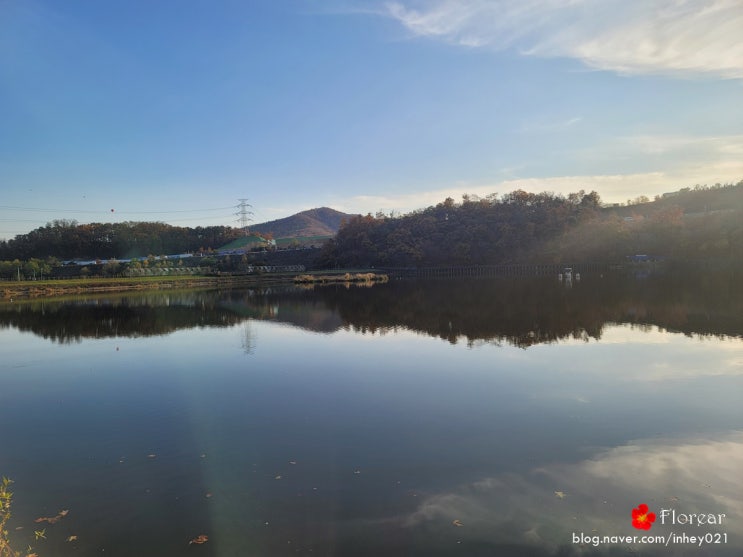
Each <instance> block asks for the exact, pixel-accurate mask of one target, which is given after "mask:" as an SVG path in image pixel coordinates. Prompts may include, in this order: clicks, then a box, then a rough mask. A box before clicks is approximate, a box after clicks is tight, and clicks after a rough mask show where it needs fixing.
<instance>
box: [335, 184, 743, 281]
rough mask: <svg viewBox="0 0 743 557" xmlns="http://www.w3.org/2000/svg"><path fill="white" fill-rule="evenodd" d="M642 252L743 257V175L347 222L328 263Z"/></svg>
mask: <svg viewBox="0 0 743 557" xmlns="http://www.w3.org/2000/svg"><path fill="white" fill-rule="evenodd" d="M635 254H650V255H653V256H655V257H657V258H661V259H672V260H707V261H709V260H720V261H723V260H724V261H727V262H731V261H732V262H734V261H743V181H742V182H739V183H738V184H735V185H733V184H729V185H725V186H720V187H714V188H706V187H698V188H695V189H690V188H685V189H684V190H680V191H679V192H674V193H673V194H670V195H667V196H664V197H659V198H658V199H657V200H655V201H652V202H650V201H647V202H646V201H645V200H643V201H642V203H638V204H637V205H631V206H622V207H617V206H604V205H603V204H602V203H601V199H600V197H599V195H598V194H597V193H596V192H595V191H592V192H590V193H585V191H583V190H581V191H579V192H576V193H571V194H569V195H567V196H563V195H558V194H554V193H548V192H545V193H539V194H534V193H528V192H525V191H522V190H517V191H514V192H511V193H508V194H505V195H503V196H500V197H499V196H498V195H496V194H492V195H489V196H487V197H485V198H480V197H477V196H470V195H465V196H463V199H462V201H461V202H459V203H457V202H455V201H454V200H453V199H451V198H447V199H446V200H445V201H443V202H442V203H439V204H438V205H436V206H434V207H428V208H427V209H422V210H419V211H415V212H413V213H410V214H408V215H403V216H399V217H392V216H387V215H384V214H381V213H380V214H377V215H376V216H372V215H371V214H369V215H366V216H360V217H355V218H353V219H351V220H349V221H348V222H346V223H345V224H344V225H343V226H342V227H341V229H340V230H339V231H338V234H337V235H336V237H335V238H334V239H333V240H331V241H329V242H328V243H327V244H326V246H325V248H324V249H323V252H322V256H321V263H322V264H323V265H324V266H326V267H371V266H374V267H385V266H389V267H400V266H403V267H405V266H457V265H501V264H514V263H515V264H519V263H523V264H529V263H578V262H610V263H611V262H621V261H624V260H625V259H626V258H627V257H628V256H632V255H635Z"/></svg>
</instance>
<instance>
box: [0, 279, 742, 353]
mask: <svg viewBox="0 0 743 557" xmlns="http://www.w3.org/2000/svg"><path fill="white" fill-rule="evenodd" d="M249 319H258V320H269V321H277V322H281V323H285V324H289V325H292V326H295V327H300V328H303V329H307V330H311V331H315V332H322V333H332V332H335V331H338V330H340V329H344V328H345V329H350V330H354V331H358V332H362V333H367V332H369V333H376V332H385V331H387V330H395V329H396V328H404V329H408V330H412V331H417V332H421V333H424V334H427V335H432V336H436V337H439V338H442V339H445V340H447V341H449V342H451V343H457V342H460V341H463V342H466V343H468V344H469V345H476V344H482V343H494V344H512V345H515V346H520V347H528V346H532V345H535V344H540V343H550V342H555V341H558V340H563V339H581V340H587V339H590V338H594V339H599V338H601V335H602V333H603V330H604V328H605V326H606V325H607V324H612V323H630V324H633V325H635V326H637V327H640V328H643V327H645V328H649V327H651V326H657V327H660V328H662V329H666V330H671V331H678V332H683V333H685V334H690V335H691V334H696V335H716V336H732V337H740V336H741V335H743V289H741V288H740V287H739V285H738V281H737V278H736V277H733V276H728V275H698V276H650V277H646V278H645V279H643V280H639V279H636V278H628V277H625V276H621V275H606V276H590V275H589V276H587V277H583V279H582V280H581V281H580V282H575V283H574V284H573V285H572V287H571V288H570V289H567V288H565V285H564V283H559V282H558V281H556V280H550V279H519V280H473V281H461V280H460V281H453V282H448V281H428V282H415V281H399V282H394V283H389V284H383V285H375V286H374V287H373V288H363V289H362V288H355V287H352V288H347V287H343V286H327V287H320V288H315V289H307V288H294V287H285V288H273V289H263V290H261V289H258V290H229V291H203V292H168V293H152V294H126V295H118V296H107V297H95V298H78V299H68V300H63V301H48V300H46V301H31V302H21V303H13V304H10V303H4V304H2V305H0V327H15V328H17V329H19V330H21V331H31V332H33V333H35V334H37V335H39V336H42V337H44V338H48V339H51V340H54V341H57V342H62V343H65V342H79V341H80V340H81V339H83V338H106V337H126V336H135V337H138V336H151V335H162V334H169V333H172V332H174V331H176V330H179V329H184V328H193V327H228V326H233V325H236V324H238V323H243V322H246V321H247V320H249ZM249 337H250V334H249V333H247V334H246V337H245V338H246V346H248V347H249V346H250V345H251V342H252V341H250V340H249ZM251 350H252V348H250V349H247V352H250V351H251Z"/></svg>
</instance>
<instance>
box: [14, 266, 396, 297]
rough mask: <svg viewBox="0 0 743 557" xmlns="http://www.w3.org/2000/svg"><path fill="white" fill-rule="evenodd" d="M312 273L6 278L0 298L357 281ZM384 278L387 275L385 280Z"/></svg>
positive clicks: (332, 274)
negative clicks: (16, 279) (13, 279)
mask: <svg viewBox="0 0 743 557" xmlns="http://www.w3.org/2000/svg"><path fill="white" fill-rule="evenodd" d="M312 276H313V275H312V274H309V273H306V272H304V273H280V274H279V273H277V274H275V275H265V274H264V275H220V276H216V275H215V276H175V277H146V278H142V277H137V278H86V279H70V280H64V279H62V280H45V281H20V282H16V281H2V282H0V300H2V301H11V302H12V301H13V300H16V299H18V300H28V299H38V298H52V297H56V296H65V295H69V294H97V293H107V292H131V291H142V292H144V291H148V290H153V291H154V290H173V289H187V288H214V287H225V286H227V287H229V286H272V285H279V284H282V285H292V284H305V285H307V284H308V283H309V284H327V283H339V282H355V281H358V280H359V279H358V278H356V277H354V278H352V279H351V280H350V281H348V279H346V277H347V276H348V273H347V272H346V271H342V272H338V273H334V272H332V271H331V272H327V271H326V272H324V273H322V276H320V275H318V277H317V279H315V280H306V279H305V280H301V281H298V280H297V279H298V278H299V277H312ZM381 277H385V278H384V279H382V278H381ZM365 280H371V281H381V280H386V275H376V277H375V278H371V279H369V278H366V277H365Z"/></svg>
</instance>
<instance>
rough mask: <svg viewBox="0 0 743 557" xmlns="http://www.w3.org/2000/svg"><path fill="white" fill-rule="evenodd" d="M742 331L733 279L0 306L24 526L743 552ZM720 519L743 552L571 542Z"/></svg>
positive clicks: (115, 552)
mask: <svg viewBox="0 0 743 557" xmlns="http://www.w3.org/2000/svg"><path fill="white" fill-rule="evenodd" d="M741 335H743V292H741V287H740V286H739V282H738V281H737V280H736V279H735V277H698V278H696V279H693V278H687V277H679V276H670V277H654V276H650V277H646V278H644V279H636V278H626V277H609V276H607V277H603V278H602V277H590V276H589V277H584V279H583V280H582V281H581V282H579V283H574V284H573V285H572V287H568V286H566V285H564V284H560V283H558V282H557V281H556V280H541V279H540V280H519V281H508V280H478V281H472V282H463V281H457V282H438V281H433V282H428V283H418V282H404V281H401V282H395V283H391V284H388V285H378V286H375V287H373V288H359V287H353V288H345V287H342V286H339V287H325V288H320V289H315V290H306V289H294V288H283V289H274V290H232V291H222V292H218V291H209V292H170V293H157V294H145V295H126V296H124V295H120V296H111V297H105V298H76V299H70V300H67V301H45V302H41V301H36V302H23V303H18V302H14V303H12V304H11V303H6V304H2V305H0V366H1V367H0V440H1V441H2V442H1V443H0V474H2V475H5V476H9V477H11V478H13V479H14V480H15V484H14V486H13V487H14V493H15V495H14V516H13V519H12V522H11V524H10V530H11V532H10V534H11V536H12V537H13V538H14V539H16V540H17V544H18V546H19V548H25V547H26V546H27V545H29V544H30V545H33V546H34V548H35V550H36V551H37V552H38V553H39V555H41V556H42V557H43V556H50V555H54V556H61V557H64V556H93V555H108V556H130V555H153V556H154V555H158V556H177V555H186V554H188V555H203V556H207V555H210V556H211V555H214V556H228V555H229V556H232V555H255V556H274V555H277V556H283V555H332V556H345V555H350V556H355V555H369V556H371V555H380V554H387V555H446V556H449V555H452V556H453V555H462V556H472V555H505V556H511V555H527V556H547V555H594V554H596V555H625V554H630V553H632V552H634V553H635V554H636V553H637V552H638V551H639V552H640V554H643V555H741V553H742V552H743V487H742V484H741V480H740V471H741V470H743V405H742V404H741V395H743V341H742V340H741V338H742V336H741ZM640 503H646V504H647V505H648V506H649V507H650V510H651V511H654V512H655V513H656V514H657V515H658V518H657V520H656V522H655V524H654V525H653V528H652V529H651V530H649V531H643V530H637V529H635V528H633V526H632V523H631V511H632V509H633V508H634V507H637V506H638V505H639V504H640ZM662 509H673V510H675V512H676V513H677V515H678V514H686V515H688V514H693V513H696V514H699V513H704V514H708V513H713V514H715V515H718V514H725V515H726V517H725V519H724V520H723V523H722V524H719V525H706V524H705V525H704V526H696V525H689V524H686V525H683V524H675V525H674V524H670V522H669V519H668V518H666V519H665V523H664V524H661V518H660V512H661V510H662ZM61 510H69V513H68V514H67V515H66V516H64V517H62V518H61V519H59V521H57V522H56V523H53V524H52V523H48V522H44V523H39V524H37V523H35V522H34V520H35V519H37V518H42V517H54V516H56V515H57V514H58V513H59V512H60V511H61ZM16 528H22V529H18V530H16ZM41 528H44V529H45V535H46V539H42V540H39V541H36V540H34V530H39V529H41ZM708 532H709V533H710V534H711V536H710V537H709V540H710V541H717V540H719V541H723V540H725V539H726V541H727V543H724V544H723V543H720V544H710V545H704V546H702V547H701V548H700V547H698V546H697V545H694V544H691V543H670V544H669V546H668V547H665V546H661V545H650V544H641V543H623V542H620V541H618V540H617V541H615V542H614V543H608V544H606V545H598V546H594V545H593V543H592V542H590V541H589V542H588V543H584V544H582V545H581V544H580V543H573V542H574V539H575V538H574V536H575V535H579V536H580V535H581V534H582V535H584V536H603V535H608V536H626V535H640V536H641V535H649V534H653V535H664V536H668V535H669V534H678V535H679V536H681V535H683V534H687V535H688V536H691V535H695V536H699V535H705V534H707V533H708ZM201 534H205V535H207V536H208V538H209V541H208V542H207V543H205V544H203V545H196V544H192V545H189V540H192V539H194V538H195V537H197V536H199V535H201ZM717 534H720V536H717ZM723 535H725V536H726V538H725V536H723ZM69 536H77V539H76V540H73V541H69V542H68V541H66V540H67V539H68V537H69ZM673 541H676V540H673Z"/></svg>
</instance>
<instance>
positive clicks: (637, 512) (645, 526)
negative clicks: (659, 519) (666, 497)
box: [632, 503, 655, 530]
mask: <svg viewBox="0 0 743 557" xmlns="http://www.w3.org/2000/svg"><path fill="white" fill-rule="evenodd" d="M653 522H655V513H651V512H648V506H647V505H646V504H645V503H643V504H641V505H638V506H637V508H636V509H632V526H634V527H635V528H637V529H638V530H650V528H651V527H652V526H653Z"/></svg>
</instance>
